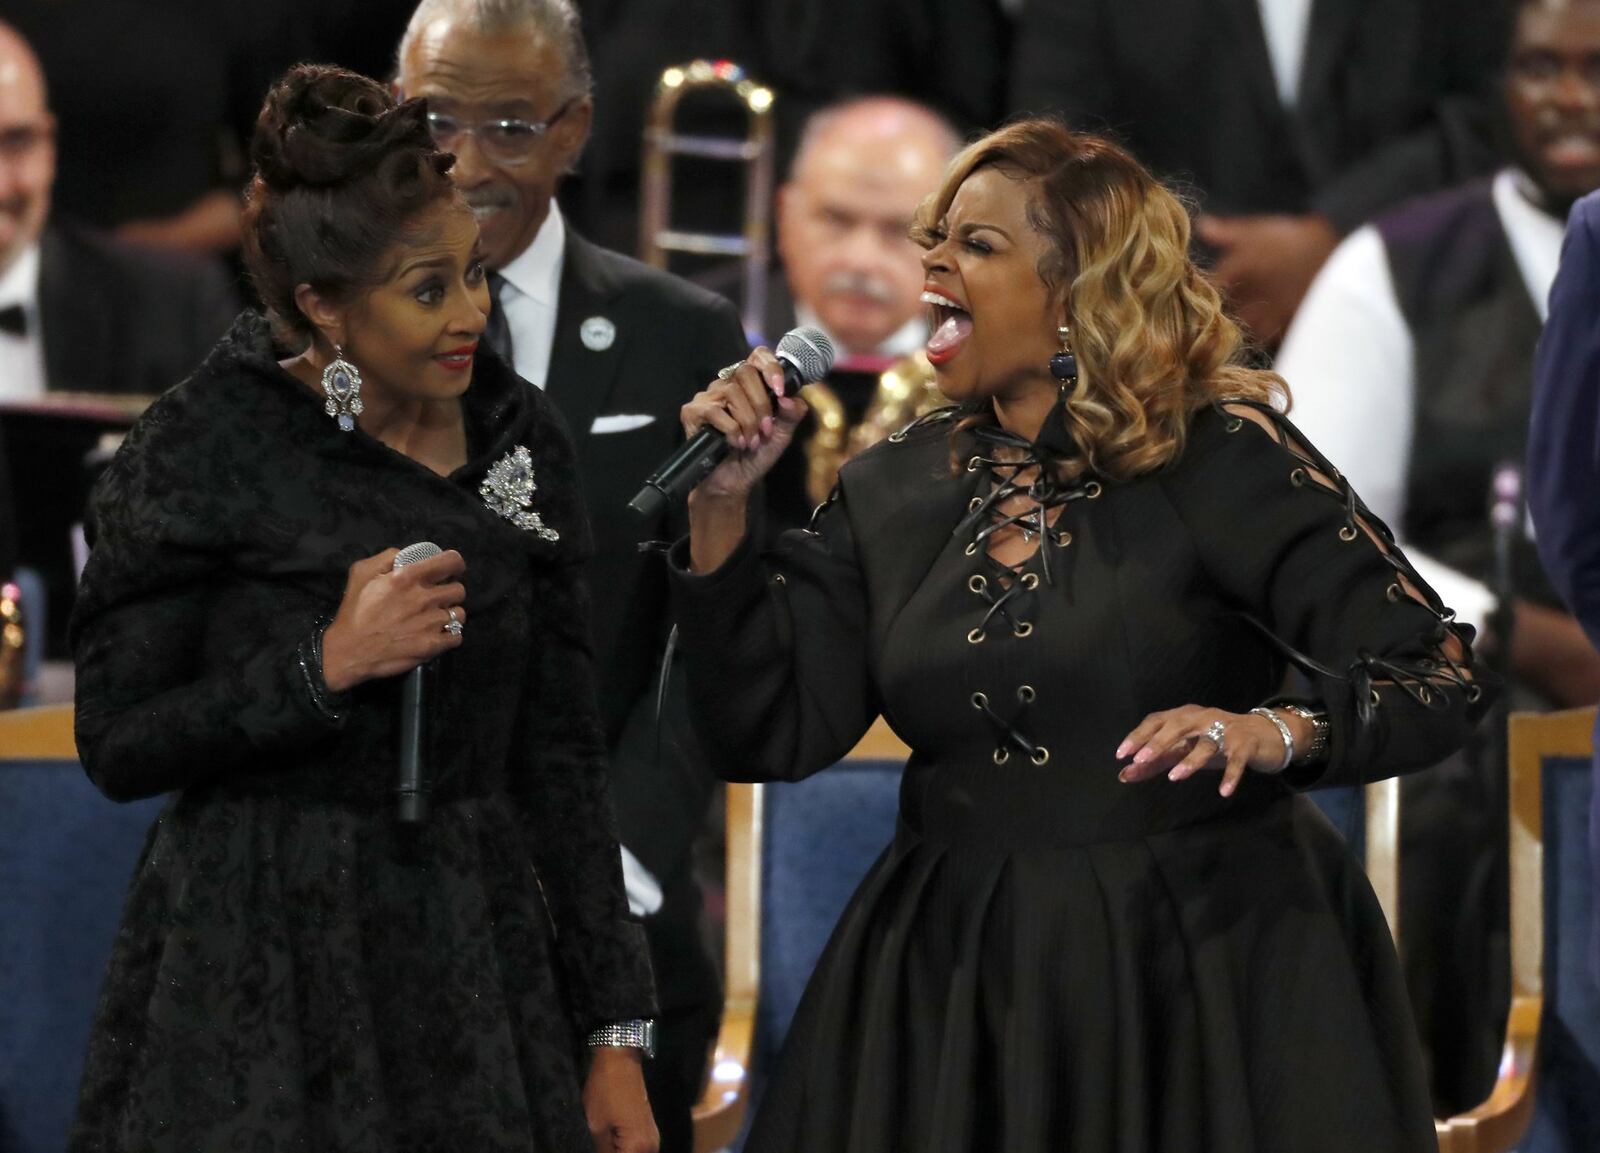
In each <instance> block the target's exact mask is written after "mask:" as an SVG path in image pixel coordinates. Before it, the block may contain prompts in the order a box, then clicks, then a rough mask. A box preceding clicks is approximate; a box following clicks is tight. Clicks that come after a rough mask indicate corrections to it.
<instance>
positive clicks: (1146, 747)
mask: <svg viewBox="0 0 1600 1153" xmlns="http://www.w3.org/2000/svg"><path fill="white" fill-rule="evenodd" d="M1216 722H1221V724H1222V748H1220V749H1219V748H1218V747H1217V745H1216V742H1214V741H1213V740H1212V739H1211V738H1210V737H1208V736H1207V735H1206V730H1207V729H1209V728H1210V727H1211V726H1212V724H1213V723H1216ZM1116 755H1117V759H1118V760H1126V759H1127V758H1128V757H1130V756H1131V757H1132V758H1133V761H1132V763H1130V764H1129V765H1127V766H1126V767H1125V768H1124V769H1123V770H1122V771H1121V772H1120V773H1118V774H1117V779H1118V780H1120V781H1147V780H1149V779H1150V778H1152V777H1155V776H1159V775H1160V774H1162V773H1165V774H1166V775H1167V777H1168V778H1169V779H1171V780H1174V781H1181V780H1183V779H1184V778H1186V777H1190V776H1193V775H1194V774H1195V773H1197V772H1199V771H1200V770H1201V769H1221V770H1222V786H1221V788H1219V789H1218V790H1217V791H1218V792H1220V793H1221V794H1222V795H1223V796H1225V797H1227V796H1231V795H1232V794H1233V790H1234V789H1236V788H1237V787H1238V785H1239V779H1240V778H1241V777H1243V776H1244V771H1245V770H1246V769H1254V770H1255V771H1256V772H1258V773H1276V772H1278V771H1279V768H1280V766H1282V764H1283V737H1282V735H1281V734H1280V733H1279V732H1278V728H1277V726H1276V725H1274V724H1273V723H1272V722H1271V721H1269V720H1267V718H1265V717H1258V716H1256V715H1254V714H1253V713H1226V712H1223V711H1222V710H1221V709H1207V708H1202V707H1201V706H1199V705H1184V706H1183V707H1182V708H1177V709H1167V710H1166V711H1164V712H1159V713H1151V714H1150V715H1149V716H1147V717H1146V718H1145V719H1144V720H1142V721H1140V722H1139V724H1138V726H1137V727H1135V729H1134V730H1133V732H1131V733H1129V734H1128V735H1127V736H1126V737H1125V738H1124V739H1123V741H1122V743H1121V744H1120V745H1118V746H1117V754H1116Z"/></svg>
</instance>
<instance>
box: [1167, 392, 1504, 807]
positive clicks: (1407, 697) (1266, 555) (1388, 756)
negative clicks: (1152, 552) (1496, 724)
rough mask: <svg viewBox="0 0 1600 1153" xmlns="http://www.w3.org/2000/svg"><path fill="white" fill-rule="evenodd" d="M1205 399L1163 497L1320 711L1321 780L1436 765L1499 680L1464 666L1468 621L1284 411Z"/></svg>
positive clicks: (1302, 770) (1468, 644) (1466, 662)
mask: <svg viewBox="0 0 1600 1153" xmlns="http://www.w3.org/2000/svg"><path fill="white" fill-rule="evenodd" d="M1212 408H1213V412H1212V413H1211V414H1203V415H1202V416H1201V417H1200V418H1197V420H1196V423H1195V426H1194V430H1193V440H1192V443H1191V445H1190V447H1189V449H1188V450H1187V451H1186V455H1188V454H1191V453H1192V454H1193V457H1194V459H1193V460H1192V461H1188V462H1186V464H1185V465H1184V467H1182V468H1180V469H1179V470H1176V471H1175V472H1174V474H1173V479H1171V480H1169V481H1168V483H1167V485H1166V488H1167V492H1168V497H1169V499H1170V500H1171V501H1172V502H1173V504H1174V506H1175V507H1176V508H1177V509H1178V511H1179V514H1180V516H1181V517H1182V518H1183V519H1184V521H1185V522H1186V523H1187V524H1188V525H1189V527H1190V529H1191V531H1192V533H1193V536H1194V538H1195V544H1196V547H1197V548H1198V549H1199V550H1200V552H1201V555H1202V557H1203V558H1204V559H1205V562H1206V566H1207V568H1208V569H1209V570H1211V572H1212V573H1213V575H1214V576H1215V577H1216V578H1217V579H1218V581H1219V583H1221V584H1222V585H1223V586H1224V588H1225V590H1226V592H1227V593H1228V594H1229V596H1230V599H1232V600H1234V601H1235V603H1236V604H1237V606H1238V607H1237V608H1236V609H1235V612H1237V614H1238V615H1239V616H1241V617H1242V618H1244V619H1245V620H1246V621H1248V622H1249V624H1250V626H1252V627H1253V628H1254V629H1255V630H1256V631H1257V632H1259V633H1260V635H1261V636H1262V637H1263V638H1264V639H1265V640H1266V642H1267V643H1268V645H1269V646H1271V647H1272V648H1273V649H1274V650H1276V651H1277V652H1278V653H1279V654H1280V655H1281V656H1282V657H1283V658H1284V659H1285V660H1287V661H1289V662H1291V663H1293V664H1294V665H1296V666H1297V667H1299V668H1300V669H1301V670H1302V671H1304V672H1305V673H1306V674H1307V675H1308V676H1309V677H1310V678H1311V679H1312V680H1313V682H1314V683H1315V685H1316V687H1317V690H1318V693H1319V695H1321V696H1322V698H1323V703H1325V704H1326V705H1327V706H1328V708H1329V712H1330V723H1331V724H1332V726H1333V740H1332V746H1333V747H1332V753H1333V756H1332V763H1331V764H1330V766H1329V768H1328V769H1327V771H1326V772H1325V773H1322V775H1321V776H1320V777H1317V778H1315V780H1316V783H1319V784H1331V783H1336V782H1339V781H1344V780H1372V779H1377V778H1381V777H1384V776H1389V775H1393V774H1394V773H1396V772H1403V771H1406V770H1408V769H1411V768H1418V767H1422V766H1424V765H1427V764H1431V763H1434V762H1435V761H1437V760H1438V759H1440V758H1441V757H1442V756H1443V755H1445V754H1446V753H1448V751H1449V749H1450V747H1451V745H1452V739H1451V737H1452V734H1455V733H1458V732H1461V733H1464V729H1465V727H1466V726H1468V725H1470V724H1471V723H1472V721H1473V720H1474V719H1475V718H1476V717H1478V716H1480V715H1481V714H1482V712H1483V710H1484V708H1485V707H1486V706H1487V698H1488V697H1489V696H1490V695H1492V688H1493V685H1492V680H1493V678H1491V677H1488V676H1487V675H1486V674H1484V673H1483V672H1482V671H1481V670H1479V669H1477V668H1475V667H1474V664H1473V661H1472V657H1471V641H1472V638H1473V630H1472V628H1471V627H1470V626H1468V625H1466V624H1462V623H1458V622H1457V621H1456V617H1455V613H1454V612H1453V611H1451V610H1450V609H1449V608H1447V607H1446V606H1445V605H1444V604H1443V603H1442V602H1441V601H1440V599H1439V597H1438V594H1437V593H1435V592H1434V591H1433V590H1432V589H1431V588H1430V587H1429V586H1428V585H1427V583H1426V582H1425V581H1424V580H1423V579H1422V577H1421V576H1419V575H1418V573H1417V571H1416V569H1414V568H1413V567H1412V565H1411V562H1410V561H1409V560H1407V559H1406V556H1405V554H1404V553H1403V552H1402V551H1401V550H1400V548H1399V547H1398V546H1397V545H1396V543H1395V539H1394V534H1393V533H1392V532H1390V530H1389V528H1388V526H1386V525H1385V524H1384V523H1383V522H1382V521H1381V520H1379V519H1378V518H1377V517H1376V516H1374V515H1373V514H1372V513H1371V512H1370V511H1369V510H1368V509H1367V507H1366V506H1365V505H1364V504H1362V502H1361V499H1360V497H1359V496H1357V494H1356V492H1355V491H1354V489H1352V488H1351V487H1350V483H1349V481H1348V480H1346V479H1345V477H1344V476H1343V475H1342V474H1341V473H1340V472H1339V470H1338V469H1337V468H1335V467H1334V465H1333V464H1332V462H1330V461H1329V460H1328V459H1327V458H1326V457H1324V456H1323V455H1322V454H1321V453H1320V452H1318V451H1317V450H1316V449H1315V448H1314V447H1313V446H1312V445H1311V444H1310V442H1308V441H1307V440H1306V438H1305V437H1304V436H1303V435H1302V434H1301V433H1300V431H1299V430H1298V429H1296V428H1295V427H1294V426H1293V425H1292V424H1291V423H1290V422H1289V421H1288V419H1287V418H1286V417H1284V416H1283V415H1282V414H1280V413H1279V412H1277V411H1276V410H1275V409H1273V408H1272V407H1271V406H1269V405H1265V404H1257V403H1254V402H1248V401H1228V402H1219V403H1217V404H1215V405H1213V406H1212ZM1212 415H1214V416H1215V417H1216V420H1215V421H1212V420H1210V419H1209V417H1210V416H1212ZM1179 475H1181V476H1182V479H1181V480H1179V479H1177V477H1178V476H1179ZM1297 772H1298V773H1299V774H1300V777H1301V779H1299V780H1296V782H1295V783H1299V784H1309V783H1311V780H1310V779H1306V778H1305V774H1307V773H1312V772H1322V770H1321V769H1320V768H1318V769H1308V768H1305V767H1301V766H1297V767H1296V768H1293V769H1291V770H1290V773H1291V779H1294V776H1293V774H1295V773H1297Z"/></svg>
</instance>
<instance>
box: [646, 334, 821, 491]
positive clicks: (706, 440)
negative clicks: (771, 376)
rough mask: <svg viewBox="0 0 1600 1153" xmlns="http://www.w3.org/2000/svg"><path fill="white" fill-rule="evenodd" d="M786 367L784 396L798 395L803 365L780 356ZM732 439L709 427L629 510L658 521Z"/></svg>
mask: <svg viewBox="0 0 1600 1153" xmlns="http://www.w3.org/2000/svg"><path fill="white" fill-rule="evenodd" d="M778 363H780V364H782V365H783V384H784V393H785V395H787V396H794V395H795V394H796V393H798V392H799V391H800V389H802V388H803V387H805V385H806V384H807V383H808V382H807V381H806V380H805V378H804V377H803V376H802V375H801V372H800V366H799V365H797V364H795V363H794V362H793V361H792V360H789V359H788V358H787V357H783V356H780V357H779V358H778ZM767 395H769V396H771V397H772V399H773V400H774V401H775V402H776V400H777V399H778V394H777V393H775V392H773V391H772V390H771V389H770V388H769V389H768V390H767ZM728 451H729V450H728V438H727V436H726V435H724V434H723V433H721V432H718V431H717V430H716V429H714V428H712V427H711V426H710V425H709V424H705V425H701V426H700V430H699V431H698V432H696V433H695V434H694V435H693V436H691V437H690V438H689V439H688V440H686V441H685V442H684V443H683V444H681V445H680V446H679V447H678V449H677V451H676V452H674V453H673V454H672V455H671V456H669V457H668V458H667V459H666V461H665V462H663V464H662V465H661V467H660V468H658V469H656V471H655V472H653V473H651V474H650V476H649V477H648V478H647V479H646V480H645V482H644V487H642V488H641V489H640V490H639V491H638V492H637V493H636V494H634V498H633V499H632V500H630V501H629V502H628V507H629V508H631V509H633V511H634V512H636V513H638V514H639V515H640V516H643V517H649V518H654V517H656V516H659V515H660V514H661V512H662V510H663V509H665V508H666V507H667V505H668V504H669V503H671V502H672V501H674V500H681V499H683V498H684V497H687V496H688V495H689V493H690V492H691V491H693V489H694V486H695V485H697V484H699V483H700V482H701V481H703V480H705V478H706V477H707V476H709V475H710V473H711V471H712V470H713V469H714V468H716V467H717V465H719V464H721V463H722V462H723V460H724V459H726V457H727V455H728Z"/></svg>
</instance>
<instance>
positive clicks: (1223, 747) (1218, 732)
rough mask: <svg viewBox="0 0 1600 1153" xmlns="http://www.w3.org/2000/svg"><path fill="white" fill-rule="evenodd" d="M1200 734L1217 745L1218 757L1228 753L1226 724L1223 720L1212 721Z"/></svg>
mask: <svg viewBox="0 0 1600 1153" xmlns="http://www.w3.org/2000/svg"><path fill="white" fill-rule="evenodd" d="M1200 735H1201V736H1203V737H1205V739H1206V740H1208V741H1210V742H1211V743H1212V744H1214V745H1216V746H1217V755H1218V756H1219V757H1225V756H1227V755H1228V745H1227V736H1228V726H1227V725H1225V724H1224V723H1223V722H1221V721H1212V722H1211V723H1210V724H1209V725H1207V726H1206V731H1205V732H1204V733H1202V734H1200Z"/></svg>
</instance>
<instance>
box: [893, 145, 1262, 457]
mask: <svg viewBox="0 0 1600 1153" xmlns="http://www.w3.org/2000/svg"><path fill="white" fill-rule="evenodd" d="M989 167H992V168H995V169H997V170H998V171H1000V172H1001V173H1002V174H1003V175H1005V176H1007V177H1009V178H1011V179H1014V180H1018V181H1021V182H1024V183H1026V184H1028V185H1029V186H1030V187H1029V192H1030V204H1029V211H1028V216H1029V220H1030V221H1031V223H1032V224H1033V226H1034V227H1035V229H1037V230H1038V232H1039V233H1040V235H1042V236H1043V237H1045V239H1046V240H1047V241H1048V242H1049V247H1048V250H1047V255H1046V256H1045V257H1043V258H1042V259H1041V261H1040V264H1039V268H1038V273H1039V277H1040V279H1041V280H1043V281H1044V283H1045V285H1046V286H1047V287H1048V288H1049V289H1050V290H1051V291H1052V293H1054V294H1055V295H1056V296H1057V297H1058V298H1059V299H1060V301H1061V304H1062V307H1063V311H1064V313H1065V315H1066V317H1067V322H1068V323H1069V324H1070V325H1071V327H1072V345H1073V351H1074V352H1075V353H1076V355H1077V360H1078V379H1077V382H1076V384H1075V385H1074V386H1073V387H1072V389H1071V391H1070V392H1069V393H1068V394H1067V396H1066V398H1065V401H1066V404H1065V408H1066V422H1067V427H1068V429H1069V430H1070V431H1071V432H1072V434H1073V437H1074V438H1075V440H1076V442H1077V445H1078V447H1079V449H1080V451H1081V456H1077V457H1074V458H1071V459H1068V460H1066V461H1064V462H1062V466H1061V469H1062V474H1063V475H1062V479H1066V480H1071V479H1074V478H1076V477H1077V476H1080V475H1083V474H1085V473H1089V472H1092V473H1094V474H1096V475H1098V476H1102V477H1106V478H1109V479H1113V480H1125V479H1128V478H1130V477H1134V476H1139V475H1141V474H1143V473H1147V472H1153V471H1155V470H1157V469H1159V468H1162V467H1164V466H1165V465H1168V464H1170V463H1172V462H1173V461H1174V460H1176V459H1177V458H1178V457H1179V456H1180V455H1181V454H1182V452H1183V448H1184V444H1185V441H1186V438H1187V434H1188V428H1189V422H1190V419H1191V418H1192V416H1193V414H1194V413H1195V412H1196V411H1197V410H1198V409H1201V408H1204V407H1205V406H1207V405H1209V404H1212V403H1213V402H1215V401H1219V400H1222V399H1225V398H1242V399H1249V400H1256V401H1263V402H1266V403H1274V402H1277V401H1280V400H1281V401H1283V402H1284V404H1285V405H1286V404H1287V401H1288V386H1287V385H1286V384H1285V383H1284V382H1283V379H1282V378H1281V377H1279V376H1278V375H1277V374H1276V373H1272V372H1266V371H1263V370H1260V369H1253V368H1250V367H1248V366H1247V365H1246V364H1245V363H1244V358H1245V354H1246V345H1245V340H1244V337H1243V334H1242V333H1241V332H1240V330H1239V327H1238V325H1237V324H1235V323H1234V322H1233V320H1232V319H1230V318H1229V317H1228V315H1227V314H1226V312H1225V311H1224V309H1223V305H1222V298H1221V294H1220V293H1219V292H1218V291H1217V289H1216V287H1215V286H1214V285H1213V284H1212V283H1211V281H1210V280H1208V279H1207V278H1206V276H1205V274H1204V273H1203V272H1202V271H1201V270H1200V269H1199V268H1198V267H1196V266H1195V264H1194V262H1193V261H1192V260H1191V259H1190V257H1189V243H1190V222H1189V213H1188V211H1187V210H1186V209H1185V207H1184V205H1183V203H1182V202H1181V201H1180V200H1179V199H1178V198H1177V197H1176V196H1175V195H1173V193H1172V192H1170V191H1169V190H1168V189H1166V188H1164V187H1163V186H1162V185H1161V184H1160V182H1158V181H1157V180H1156V179H1155V178H1154V177H1153V176H1151V175H1150V173H1149V172H1148V171H1146V170H1145V168H1144V167H1143V166H1142V165H1140V164H1139V162H1138V161H1136V160H1134V159H1133V157H1132V156H1130V155H1129V154H1128V153H1127V152H1126V151H1124V150H1123V149H1121V148H1119V147H1118V146H1116V145H1115V144H1112V143H1111V142H1110V141H1107V140H1104V139H1102V138H1100V137H1097V136H1092V135H1088V134H1086V133H1075V132H1072V131H1070V130H1069V129H1068V128H1067V127H1066V126H1065V125H1063V124H1061V123H1059V122H1057V121H1054V120H1047V119H1034V120H1023V121H1019V122H1017V123H1015V124H1010V125H1007V126H1006V127H1004V128H1001V129H999V130H998V131H996V132H992V133H990V134H989V135H988V136H986V137H984V138H983V139H981V140H978V141H977V142H975V143H974V144H971V145H969V146H968V147H967V148H966V149H965V150H964V151H963V152H962V153H961V154H960V155H959V156H957V157H956V159H955V160H954V161H953V162H952V164H951V167H950V170H949V173H948V174H947V175H946V177H945V181H944V184H943V185H942V186H941V188H940V189H939V190H938V191H937V192H936V193H935V194H934V195H933V196H932V197H930V198H929V199H928V200H927V201H926V202H924V204H923V206H922V208H921V209H920V210H919V212H918V216H917V225H916V226H915V227H916V230H917V232H919V233H923V232H926V231H927V230H930V229H931V228H932V227H933V226H934V225H935V224H937V222H938V221H939V220H941V219H942V218H943V216H944V214H945V212H946V211H948V209H949V206H950V202H951V201H952V200H953V199H954V197H955V194H956V190H957V189H958V188H959V187H960V186H961V183H962V182H963V181H964V180H965V179H966V178H967V177H968V176H970V175H972V173H974V172H976V171H978V170H979V169H980V168H989ZM992 419H993V416H992V414H982V413H980V414H977V415H975V416H973V417H969V418H968V419H967V420H964V421H962V422H961V424H960V425H958V427H957V433H958V434H959V432H960V431H961V430H963V429H965V428H969V427H971V426H972V425H973V424H974V423H979V422H982V421H985V420H992Z"/></svg>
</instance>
